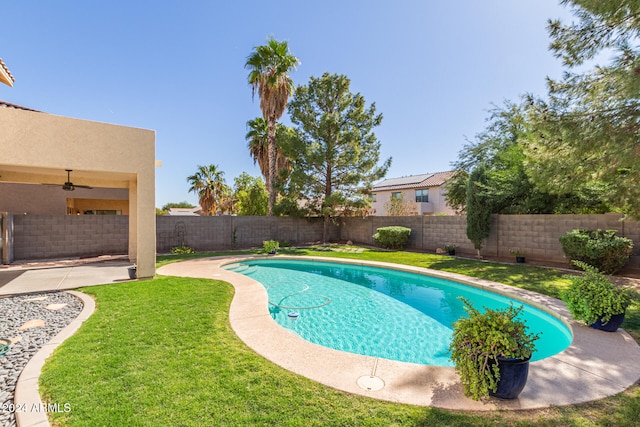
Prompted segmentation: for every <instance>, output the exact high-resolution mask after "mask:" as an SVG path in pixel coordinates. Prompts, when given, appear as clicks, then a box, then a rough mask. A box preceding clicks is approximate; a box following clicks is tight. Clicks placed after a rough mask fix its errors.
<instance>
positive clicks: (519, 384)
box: [489, 357, 529, 399]
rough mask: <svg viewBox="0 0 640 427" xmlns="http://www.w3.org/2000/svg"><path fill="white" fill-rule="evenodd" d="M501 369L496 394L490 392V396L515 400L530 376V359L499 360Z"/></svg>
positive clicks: (500, 358)
mask: <svg viewBox="0 0 640 427" xmlns="http://www.w3.org/2000/svg"><path fill="white" fill-rule="evenodd" d="M498 368H499V369H500V381H498V389H497V390H496V392H495V393H493V392H489V396H492V397H497V398H498V399H515V398H517V397H518V395H520V392H521V391H522V389H524V386H525V384H526V383H527V377H528V376H529V359H527V360H522V359H505V358H502V357H499V358H498Z"/></svg>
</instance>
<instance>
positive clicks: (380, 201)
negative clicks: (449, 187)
mask: <svg viewBox="0 0 640 427" xmlns="http://www.w3.org/2000/svg"><path fill="white" fill-rule="evenodd" d="M452 174H453V171H450V172H439V173H434V174H424V175H413V176H408V177H402V178H391V179H386V180H384V181H381V182H380V183H378V184H376V185H375V186H374V187H373V189H372V194H375V201H374V202H373V203H372V206H371V208H372V209H371V215H373V216H387V215H389V213H388V212H387V206H388V203H389V202H390V201H391V198H392V195H393V194H394V193H400V194H401V195H402V196H401V197H402V199H403V200H404V201H405V203H406V206H407V208H408V210H409V212H406V214H408V215H455V214H456V212H455V211H454V210H453V209H451V207H449V205H448V204H447V200H446V197H445V196H446V192H445V189H444V187H443V186H442V184H444V183H445V182H446V180H447V179H449V178H450V177H451V176H452ZM418 190H428V191H429V198H428V199H429V201H428V202H416V191H418Z"/></svg>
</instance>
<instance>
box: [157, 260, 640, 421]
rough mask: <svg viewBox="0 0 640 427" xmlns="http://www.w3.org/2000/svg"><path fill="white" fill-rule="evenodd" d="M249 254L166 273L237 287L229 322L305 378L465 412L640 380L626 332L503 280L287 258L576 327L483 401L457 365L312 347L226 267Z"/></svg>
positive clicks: (566, 399)
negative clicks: (409, 275) (496, 297)
mask: <svg viewBox="0 0 640 427" xmlns="http://www.w3.org/2000/svg"><path fill="white" fill-rule="evenodd" d="M247 258H249V257H216V258H203V259H197V260H191V261H183V262H179V263H174V264H169V265H166V266H163V267H161V268H160V269H159V270H158V274H162V275H170V276H182V277H195V278H210V279H218V280H223V281H225V282H229V283H231V284H232V285H233V286H234V288H235V295H234V299H233V301H232V303H231V308H230V312H229V319H230V322H231V326H232V328H233V330H234V331H235V332H236V334H237V335H238V337H239V338H240V339H241V340H242V341H244V342H245V343H246V344H247V345H248V346H249V347H251V348H252V349H253V350H255V351H256V352H257V353H258V354H260V355H262V356H263V357H265V358H266V359H268V360H270V361H272V362H274V363H276V364H278V365H279V366H282V367H283V368H285V369H288V370H290V371H292V372H295V373H297V374H300V375H303V376H305V377H307V378H310V379H312V380H315V381H317V382H320V383H322V384H325V385H327V386H330V387H333V388H336V389H338V390H343V391H346V392H349V393H353V394H358V395H363V396H368V397H372V398H376V399H381V400H387V401H392V402H397V403H407V404H413V405H420V406H434V407H440V408H447V409H462V410H495V409H537V408H545V407H549V406H559V405H570V404H575V403H582V402H587V401H592V400H597V399H602V398H604V397H607V396H611V395H614V394H617V393H620V392H622V391H624V390H625V389H626V388H628V387H630V386H631V385H633V384H634V383H635V382H636V381H638V379H639V378H640V346H638V344H637V343H636V342H635V341H634V340H633V339H632V338H631V336H629V334H627V333H626V332H625V331H623V330H622V329H620V330H618V331H617V332H615V333H607V332H601V331H597V330H594V329H591V328H588V327H586V326H583V325H580V324H578V323H576V322H574V321H572V320H571V319H570V315H569V313H568V311H567V310H566V307H565V305H564V303H563V302H562V301H559V300H557V299H554V298H550V297H547V296H544V295H540V294H536V293H533V292H529V291H526V290H522V289H515V288H512V287H510V286H506V285H502V284H500V283H495V282H490V281H486V280H479V279H473V278H469V277H465V276H461V275H458V274H452V273H444V272H441V271H435V270H428V269H424V268H418V267H409V266H400V265H395V264H388V263H376V262H368V261H352V260H344V259H331V258H319V257H285V256H278V258H280V259H305V260H313V261H317V262H327V261H332V262H342V263H355V264H359V265H371V266H383V267H388V268H395V269H400V270H403V271H413V272H417V273H420V274H427V275H432V276H436V277H441V278H445V279H449V280H454V281H457V282H461V283H465V284H469V285H472V286H477V287H481V288H485V289H489V290H491V291H493V292H498V293H502V294H505V295H507V296H510V297H512V298H516V299H520V300H523V301H525V302H527V303H529V304H532V305H534V306H537V307H539V308H541V309H543V310H545V311H549V312H551V313H552V314H553V315H554V316H556V317H557V318H559V319H561V320H563V321H564V322H565V323H567V324H568V325H570V327H571V329H572V330H573V334H574V339H573V342H572V344H571V345H570V346H569V348H567V349H566V350H565V351H563V352H561V353H559V354H557V355H555V356H553V357H549V358H546V359H544V360H540V361H537V362H533V363H531V366H530V372H529V380H528V382H527V386H526V387H525V389H524V391H523V392H522V393H521V394H520V397H519V398H518V399H515V400H511V401H503V400H498V399H490V400H488V401H486V402H476V401H474V400H471V399H469V398H467V397H465V396H464V395H463V391H462V386H461V384H460V380H459V377H458V375H457V374H456V372H455V370H454V368H449V367H435V366H427V365H419V364H412V363H405V362H398V361H393V360H387V359H380V358H375V357H369V356H361V355H357V354H352V353H347V352H343V351H338V350H333V349H330V348H326V347H322V346H319V345H316V344H312V343H310V342H308V341H305V340H304V339H302V338H300V337H299V336H298V335H296V334H294V333H293V332H291V331H289V330H287V329H285V328H282V327H281V326H279V325H278V324H277V323H276V322H275V321H274V320H273V319H272V318H271V316H270V314H269V311H268V302H267V292H266V290H265V288H264V286H262V285H261V284H260V283H258V282H256V281H254V280H253V279H250V278H248V277H246V276H243V275H241V274H238V273H235V272H231V271H228V270H225V269H223V268H222V266H223V265H225V264H228V263H231V262H235V261H241V260H244V259H247ZM364 376H374V377H376V378H379V379H380V380H381V381H382V382H383V383H384V386H383V387H382V388H381V389H379V390H373V389H371V390H369V389H367V388H366V387H365V388H363V387H361V386H360V385H359V384H358V380H359V379H361V378H362V377H364Z"/></svg>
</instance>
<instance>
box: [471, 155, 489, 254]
mask: <svg viewBox="0 0 640 427" xmlns="http://www.w3.org/2000/svg"><path fill="white" fill-rule="evenodd" d="M486 184H487V177H486V174H485V169H484V166H483V165H479V166H477V167H476V168H475V169H474V170H473V171H472V172H471V175H470V176H469V181H468V182H467V237H468V238H469V240H471V242H473V247H474V248H476V251H477V252H478V258H479V257H480V249H482V242H483V241H484V240H485V239H486V238H487V237H489V233H490V232H491V211H492V210H491V206H490V204H489V201H488V200H487V186H486Z"/></svg>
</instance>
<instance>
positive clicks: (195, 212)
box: [167, 207, 202, 216]
mask: <svg viewBox="0 0 640 427" xmlns="http://www.w3.org/2000/svg"><path fill="white" fill-rule="evenodd" d="M201 213H202V208H201V207H197V208H170V209H169V212H167V215H171V216H200V214H201Z"/></svg>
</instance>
